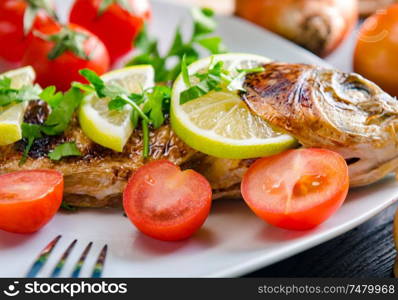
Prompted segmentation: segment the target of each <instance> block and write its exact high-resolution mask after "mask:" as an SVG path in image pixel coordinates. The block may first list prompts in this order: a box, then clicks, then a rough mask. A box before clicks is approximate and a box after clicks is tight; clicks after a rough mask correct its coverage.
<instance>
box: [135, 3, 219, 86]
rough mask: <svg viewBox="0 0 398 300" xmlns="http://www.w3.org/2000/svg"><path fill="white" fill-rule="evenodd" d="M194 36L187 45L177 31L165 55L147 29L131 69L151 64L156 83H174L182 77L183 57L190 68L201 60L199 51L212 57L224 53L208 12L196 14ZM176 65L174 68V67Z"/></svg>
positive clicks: (138, 42)
mask: <svg viewBox="0 0 398 300" xmlns="http://www.w3.org/2000/svg"><path fill="white" fill-rule="evenodd" d="M192 18H193V32H192V35H191V37H190V38H189V39H188V41H187V42H185V41H184V38H183V36H182V33H181V29H180V27H178V28H177V29H176V32H175V35H174V39H173V43H172V45H171V47H170V48H169V50H168V51H167V52H166V54H165V55H163V56H162V55H161V54H160V52H159V47H158V41H157V40H156V39H153V38H151V37H150V36H149V35H148V32H147V29H146V27H145V26H144V28H143V30H142V31H141V33H140V35H139V36H138V38H137V40H136V47H137V48H138V49H139V50H140V53H139V54H138V55H137V56H135V57H134V58H133V59H132V60H131V61H130V62H129V63H128V65H140V64H150V65H152V66H153V67H154V68H155V70H156V77H155V80H156V82H167V81H173V80H175V78H176V77H177V76H178V75H179V74H180V71H181V65H182V61H183V57H184V56H185V62H186V63H187V64H190V63H192V62H194V61H196V60H198V59H199V49H205V50H207V51H209V52H210V53H211V54H219V53H224V52H225V51H226V48H225V46H224V45H223V44H222V40H221V38H220V37H217V36H209V35H210V34H212V33H214V31H215V29H216V25H217V24H216V22H215V20H214V13H213V11H212V10H210V9H208V8H203V9H198V8H195V9H193V10H192ZM173 61H174V64H173V63H172V62H173Z"/></svg>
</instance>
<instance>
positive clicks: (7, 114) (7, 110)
mask: <svg viewBox="0 0 398 300" xmlns="http://www.w3.org/2000/svg"><path fill="white" fill-rule="evenodd" d="M3 77H8V78H10V79H11V80H12V81H11V87H13V88H16V89H17V88H21V87H22V86H24V85H29V84H33V81H34V80H35V77H36V75H35V72H34V70H33V69H32V67H24V68H20V69H16V70H12V71H9V72H7V73H3V74H1V75H0V78H3ZM27 105H28V103H27V102H24V103H19V104H12V105H8V106H6V107H0V146H5V145H9V144H12V143H15V142H17V141H19V140H20V139H22V130H21V124H22V121H23V117H24V113H25V109H26V107H27Z"/></svg>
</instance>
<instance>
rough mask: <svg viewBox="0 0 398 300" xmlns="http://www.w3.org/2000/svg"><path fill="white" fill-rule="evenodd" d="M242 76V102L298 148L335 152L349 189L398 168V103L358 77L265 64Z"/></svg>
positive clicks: (309, 68)
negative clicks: (288, 136) (346, 169)
mask: <svg viewBox="0 0 398 300" xmlns="http://www.w3.org/2000/svg"><path fill="white" fill-rule="evenodd" d="M264 67H265V71H264V72H260V73H254V74H249V75H248V76H247V77H246V80H245V83H244V88H245V89H246V92H245V93H242V98H243V99H244V101H245V102H246V104H247V105H248V106H249V108H250V109H251V110H252V111H253V112H254V113H255V114H257V115H259V116H261V117H262V118H263V119H264V120H266V121H267V122H269V123H270V124H271V125H272V126H274V127H275V128H277V129H279V130H282V131H284V132H287V133H289V134H291V135H293V136H295V137H296V138H297V139H298V140H299V142H300V143H301V144H302V145H303V146H304V147H318V148H326V149H330V150H334V151H336V152H339V153H340V154H341V155H343V157H344V158H345V159H346V161H347V163H348V164H349V172H350V184H351V186H362V185H367V184H370V183H373V182H375V181H377V180H379V179H381V178H383V177H384V176H385V175H386V174H388V173H390V172H391V171H393V170H395V169H396V168H398V138H397V134H396V128H397V124H398V102H397V100H396V99H395V98H393V97H391V96H390V95H388V94H387V93H385V92H384V91H383V90H381V89H380V88H379V87H378V86H377V85H376V84H374V83H372V82H370V81H369V80H366V79H365V78H363V77H362V76H360V75H358V74H348V73H344V72H340V71H336V70H329V69H324V68H321V67H316V66H311V65H305V64H286V63H270V64H267V65H265V66H264Z"/></svg>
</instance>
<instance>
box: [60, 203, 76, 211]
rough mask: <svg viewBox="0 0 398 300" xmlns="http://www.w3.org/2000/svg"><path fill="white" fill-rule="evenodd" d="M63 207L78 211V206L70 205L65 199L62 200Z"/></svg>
mask: <svg viewBox="0 0 398 300" xmlns="http://www.w3.org/2000/svg"><path fill="white" fill-rule="evenodd" d="M61 208H62V209H64V210H66V211H72V212H74V211H77V207H76V206H72V205H70V204H69V203H67V202H65V201H62V203H61Z"/></svg>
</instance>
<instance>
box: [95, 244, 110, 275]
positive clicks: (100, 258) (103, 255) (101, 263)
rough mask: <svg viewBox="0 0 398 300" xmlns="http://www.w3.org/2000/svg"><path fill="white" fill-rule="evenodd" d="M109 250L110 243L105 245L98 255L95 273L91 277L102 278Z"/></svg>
mask: <svg viewBox="0 0 398 300" xmlns="http://www.w3.org/2000/svg"><path fill="white" fill-rule="evenodd" d="M107 252H108V245H105V246H104V248H102V250H101V253H100V254H99V256H98V259H97V262H96V263H95V266H94V269H93V273H92V274H91V278H101V276H102V272H103V270H104V264H105V259H106V254H107Z"/></svg>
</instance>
